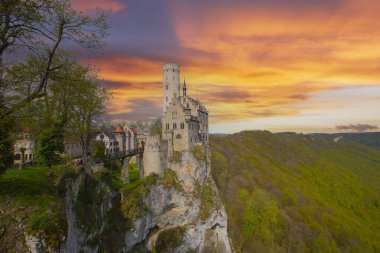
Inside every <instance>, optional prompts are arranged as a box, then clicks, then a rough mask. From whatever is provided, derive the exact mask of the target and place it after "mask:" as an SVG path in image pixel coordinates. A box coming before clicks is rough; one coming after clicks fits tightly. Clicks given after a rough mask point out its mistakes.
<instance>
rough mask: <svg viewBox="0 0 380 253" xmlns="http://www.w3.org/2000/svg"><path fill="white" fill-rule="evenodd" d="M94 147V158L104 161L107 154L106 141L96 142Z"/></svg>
mask: <svg viewBox="0 0 380 253" xmlns="http://www.w3.org/2000/svg"><path fill="white" fill-rule="evenodd" d="M92 146H93V148H94V152H93V155H94V158H98V159H103V158H104V157H105V152H106V145H105V143H104V141H94V142H93V144H92Z"/></svg>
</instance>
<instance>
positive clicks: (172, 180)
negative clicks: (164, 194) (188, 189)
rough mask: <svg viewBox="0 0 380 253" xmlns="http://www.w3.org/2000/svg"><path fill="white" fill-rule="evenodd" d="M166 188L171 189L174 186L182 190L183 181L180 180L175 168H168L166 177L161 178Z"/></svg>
mask: <svg viewBox="0 0 380 253" xmlns="http://www.w3.org/2000/svg"><path fill="white" fill-rule="evenodd" d="M161 182H162V184H163V185H164V188H166V189H170V188H172V187H174V189H175V190H176V191H182V190H183V189H182V186H181V183H180V182H179V181H178V178H177V174H176V173H175V172H174V170H172V169H169V168H167V169H166V170H165V173H164V177H163V178H162V179H161Z"/></svg>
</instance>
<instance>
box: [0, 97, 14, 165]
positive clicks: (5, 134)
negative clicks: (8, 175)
mask: <svg viewBox="0 0 380 253" xmlns="http://www.w3.org/2000/svg"><path fill="white" fill-rule="evenodd" d="M2 107H3V104H2V95H0V114H2V113H3V108H2ZM13 129H14V120H13V119H12V118H11V117H9V116H8V117H3V118H2V119H1V120H0V172H1V171H3V170H5V169H6V168H10V167H12V165H13V139H12V130H13Z"/></svg>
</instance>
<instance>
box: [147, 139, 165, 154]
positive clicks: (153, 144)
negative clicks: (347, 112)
mask: <svg viewBox="0 0 380 253" xmlns="http://www.w3.org/2000/svg"><path fill="white" fill-rule="evenodd" d="M161 144H162V143H161V137H160V136H159V135H149V136H147V137H146V139H145V151H148V152H149V151H156V152H158V151H160V149H161Z"/></svg>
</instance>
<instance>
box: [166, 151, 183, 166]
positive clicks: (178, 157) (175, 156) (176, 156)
mask: <svg viewBox="0 0 380 253" xmlns="http://www.w3.org/2000/svg"><path fill="white" fill-rule="evenodd" d="M181 161H182V153H181V152H178V151H173V153H172V155H171V156H170V157H169V162H172V163H180V162H181Z"/></svg>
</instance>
